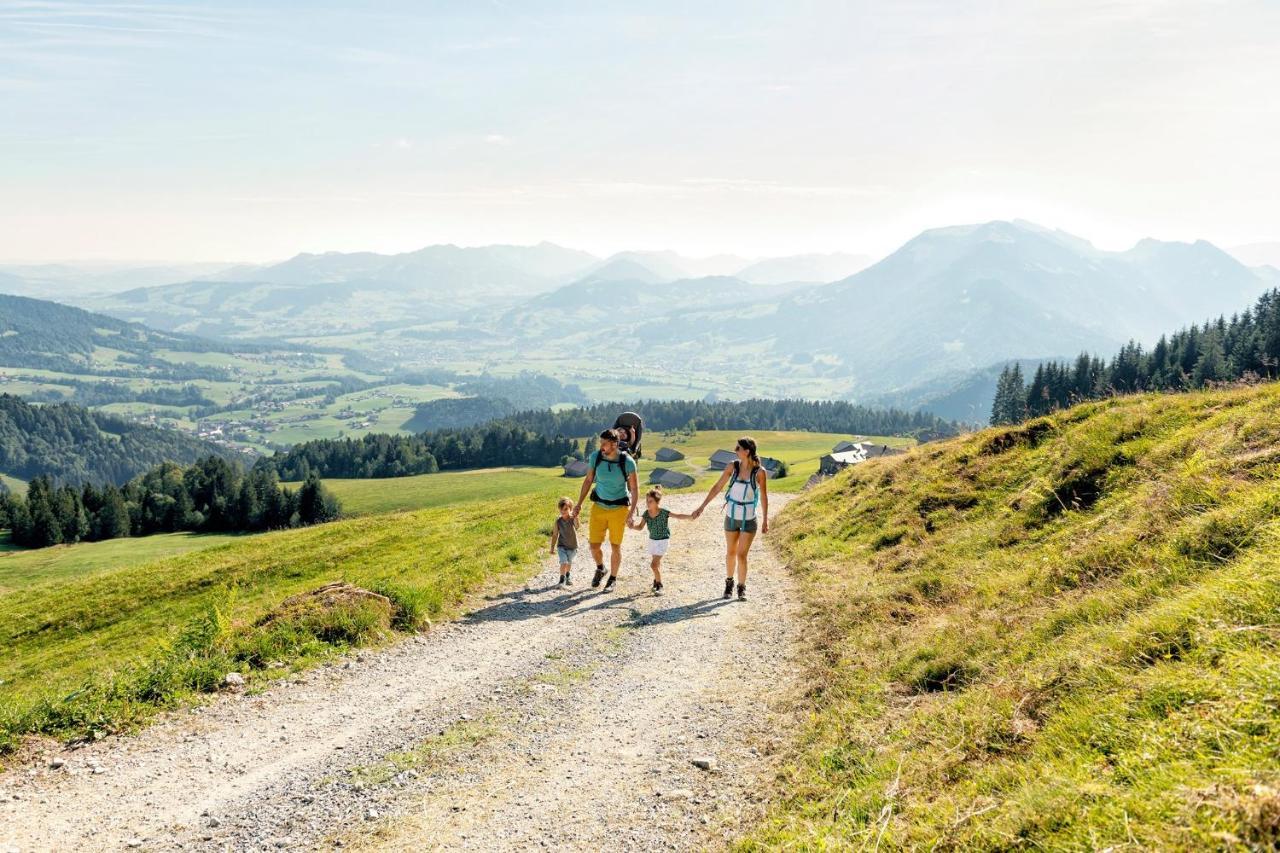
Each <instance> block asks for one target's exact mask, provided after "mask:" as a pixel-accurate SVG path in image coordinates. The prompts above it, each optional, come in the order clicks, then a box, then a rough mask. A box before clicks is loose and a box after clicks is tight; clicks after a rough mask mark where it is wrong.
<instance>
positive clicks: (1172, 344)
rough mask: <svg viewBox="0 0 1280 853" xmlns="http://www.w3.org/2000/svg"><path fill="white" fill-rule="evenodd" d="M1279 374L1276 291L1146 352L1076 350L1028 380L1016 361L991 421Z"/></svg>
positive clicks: (1132, 348)
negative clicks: (1119, 397)
mask: <svg viewBox="0 0 1280 853" xmlns="http://www.w3.org/2000/svg"><path fill="white" fill-rule="evenodd" d="M1277 377H1280V290H1271V291H1268V292H1267V293H1265V294H1263V295H1262V296H1261V297H1259V299H1258V301H1257V303H1256V304H1255V305H1254V306H1253V307H1252V308H1250V309H1249V310H1246V311H1245V312H1244V313H1242V314H1236V315H1233V316H1232V317H1231V319H1230V320H1228V319H1226V318H1224V317H1219V318H1218V319H1217V320H1214V321H1211V322H1208V323H1205V324H1204V325H1203V326H1196V325H1192V326H1189V327H1187V328H1185V329H1182V330H1180V331H1178V332H1175V333H1173V334H1172V335H1166V336H1161V338H1160V340H1159V341H1157V342H1156V344H1155V346H1153V347H1152V348H1151V349H1150V350H1147V349H1145V348H1144V347H1143V346H1142V345H1141V344H1139V343H1136V342H1134V341H1130V342H1129V343H1127V344H1126V345H1125V346H1124V347H1122V348H1121V349H1120V351H1119V352H1118V353H1116V354H1115V355H1114V356H1113V357H1112V358H1111V359H1110V361H1104V360H1103V359H1101V358H1098V357H1097V356H1094V355H1090V354H1089V353H1081V354H1080V355H1079V356H1077V358H1076V359H1075V361H1074V362H1057V361H1049V362H1045V363H1043V364H1041V365H1040V366H1039V367H1037V368H1036V371H1035V373H1034V374H1033V375H1032V377H1031V379H1030V381H1028V380H1027V378H1026V377H1025V375H1024V374H1023V372H1022V369H1021V368H1020V367H1019V366H1018V365H1012V366H1010V367H1006V368H1005V369H1004V370H1003V371H1002V372H1001V374H1000V378H999V379H998V380H997V382H996V395H995V400H994V402H993V403H992V406H991V423H992V424H1008V423H1019V422H1021V421H1023V420H1025V419H1027V418H1029V417H1036V416H1038V415H1043V414H1047V413H1048V412H1052V411H1054V410H1056V409H1062V408H1066V407H1068V406H1071V405H1074V404H1076V403H1079V402H1081V401H1083V400H1091V399H1097V398H1100V397H1109V396H1112V395H1114V394H1131V393H1136V392H1140V391H1190V390H1194V389H1197V388H1204V387H1207V386H1211V385H1213V384H1215V383H1220V382H1231V381H1236V380H1253V379H1276V378H1277Z"/></svg>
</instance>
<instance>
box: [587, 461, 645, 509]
mask: <svg viewBox="0 0 1280 853" xmlns="http://www.w3.org/2000/svg"><path fill="white" fill-rule="evenodd" d="M619 456H621V451H619ZM596 460H599V462H600V464H599V465H597V464H596ZM588 461H589V464H590V465H591V470H593V471H595V472H596V482H595V492H596V496H597V497H599V498H600V499H601V500H606V501H620V500H622V499H623V498H625V497H626V496H627V477H628V476H630V475H631V474H634V473H635V472H636V460H634V459H632V458H631V454H627V470H626V471H625V472H623V470H622V460H621V459H617V460H615V461H613V462H610V461H609V459H608V457H605V458H603V459H601V458H600V451H599V450H597V451H596V452H595V453H592V454H591V459H590V460H588Z"/></svg>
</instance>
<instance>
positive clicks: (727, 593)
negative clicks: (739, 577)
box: [724, 578, 733, 601]
mask: <svg viewBox="0 0 1280 853" xmlns="http://www.w3.org/2000/svg"><path fill="white" fill-rule="evenodd" d="M724 597H725V600H726V601H728V600H729V599H730V598H733V578H725V579H724Z"/></svg>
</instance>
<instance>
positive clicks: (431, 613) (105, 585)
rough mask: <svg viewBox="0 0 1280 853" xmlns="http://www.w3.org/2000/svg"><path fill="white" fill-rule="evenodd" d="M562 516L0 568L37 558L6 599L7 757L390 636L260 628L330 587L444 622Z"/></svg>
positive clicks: (347, 524)
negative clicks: (16, 749)
mask: <svg viewBox="0 0 1280 853" xmlns="http://www.w3.org/2000/svg"><path fill="white" fill-rule="evenodd" d="M550 517H551V515H550V513H549V512H548V510H547V507H546V505H545V504H544V503H543V502H531V501H528V500H524V499H521V498H514V499H506V500H500V501H495V502H487V503H471V504H467V505H455V506H451V507H444V508H438V509H429V510H423V511H420V512H415V513H404V514H395V515H384V516H374V517H368V518H360V519H353V520H349V521H343V522H336V523H332V524H326V525H321V526H318V527H312V528H305V529H300V530H290V531H282V532H279V533H267V534H262V535H259V536H253V537H244V538H242V539H238V540H235V541H231V542H229V543H228V544H225V545H221V546H217V547H212V548H206V549H205V550H201V551H195V552H191V553H187V554H182V555H178V556H171V557H167V558H164V559H159V560H153V561H149V562H141V563H137V562H135V563H131V564H125V565H120V564H115V563H113V562H112V561H111V560H110V559H102V560H101V561H100V562H99V563H98V564H97V565H92V566H91V565H87V562H88V560H87V558H85V557H84V556H83V555H85V554H86V553H89V552H86V551H80V552H77V553H78V555H79V559H78V562H77V563H76V564H75V565H74V566H69V565H68V564H67V562H66V561H65V560H64V561H62V562H59V561H56V560H55V561H52V562H40V561H38V560H32V559H28V558H29V555H26V554H17V555H9V556H5V557H0V567H3V568H5V569H7V568H8V566H10V565H16V564H11V563H10V561H14V560H18V561H22V560H26V562H25V563H23V564H22V568H23V569H24V570H25V571H23V572H22V573H21V578H20V580H18V579H15V578H9V579H7V581H6V583H5V585H6V586H11V587H13V588H10V589H7V590H5V591H4V592H3V594H0V647H2V648H4V649H5V654H4V655H0V749H2V748H3V747H4V746H5V744H6V739H7V738H8V739H9V744H10V745H12V740H11V737H12V735H14V734H16V733H22V732H31V731H40V732H48V733H51V734H65V735H74V734H84V733H85V732H87V731H91V730H113V729H116V728H119V727H121V726H126V725H128V724H130V723H132V722H135V721H138V720H140V719H143V718H145V717H146V716H148V715H149V714H150V713H152V712H153V711H154V710H155V709H156V708H158V707H165V706H168V705H172V704H174V703H176V702H180V701H182V700H183V698H184V697H187V696H190V695H191V694H192V693H194V692H198V691H201V690H207V689H213V688H214V687H215V686H216V685H217V683H218V682H219V681H220V679H221V677H222V674H223V673H225V672H227V671H228V670H229V669H240V670H241V671H245V672H251V671H254V670H257V669H262V668H264V667H266V666H267V665H268V664H269V663H270V662H272V661H279V662H286V663H288V662H298V661H303V662H305V661H306V660H307V659H308V658H312V657H316V656H320V657H323V656H324V655H325V654H327V650H329V649H332V648H333V647H335V646H336V647H341V646H343V645H346V644H349V643H353V642H363V641H367V640H370V639H376V638H377V637H378V636H380V634H379V632H378V631H377V630H376V626H374V625H373V624H372V623H371V622H369V621H368V619H369V617H370V614H369V613H366V612H362V611H360V610H359V609H358V608H357V609H355V610H353V611H351V612H341V613H337V614H336V615H333V616H332V620H331V621H328V622H322V623H316V622H314V621H310V622H305V624H304V623H299V624H292V623H282V622H279V621H277V622H275V623H273V624H266V625H264V624H263V623H262V622H261V620H262V617H263V616H264V615H266V614H268V613H269V612H271V611H272V609H273V608H276V607H278V605H280V603H281V602H282V601H283V600H284V599H285V598H286V597H288V596H291V595H294V594H296V593H301V592H305V591H309V590H313V589H316V588H317V587H319V586H321V585H323V584H325V583H328V582H330V581H339V580H345V581H348V582H351V583H354V584H357V585H359V586H362V587H365V588H376V589H379V590H381V591H383V592H386V593H387V594H388V595H390V596H391V598H392V600H393V602H394V603H395V605H396V607H397V609H398V610H400V611H403V612H404V613H407V614H408V615H409V617H411V618H410V619H409V620H408V622H407V623H405V624H403V627H412V624H414V623H417V622H419V621H420V620H421V619H422V618H432V619H434V618H438V617H440V616H442V615H447V614H449V613H450V612H452V610H453V608H455V607H456V606H457V605H458V603H459V602H460V601H461V600H462V597H463V596H464V595H465V593H467V592H468V591H470V590H473V589H476V588H477V587H478V586H479V585H480V584H482V583H483V582H485V581H486V580H488V579H490V578H493V577H496V576H499V575H503V574H506V573H511V572H521V571H524V570H526V569H527V568H528V567H530V566H531V565H532V564H533V562H534V560H535V556H536V555H537V554H539V553H540V552H541V549H542V548H543V547H545V542H546V540H545V538H544V535H545V534H548V533H549V519H550ZM127 541H128V542H132V543H134V544H135V545H136V544H138V542H139V541H142V542H144V543H145V542H147V540H127ZM104 544H112V543H95V545H96V546H101V545H104ZM148 544H149V543H148ZM83 547H84V546H76V548H83ZM144 547H145V546H144ZM61 550H62V551H63V552H64V553H70V552H72V549H61ZM90 551H91V552H92V553H95V554H100V553H101V549H100V548H99V549H98V550H97V551H93V550H92V549H90ZM326 618H329V617H326Z"/></svg>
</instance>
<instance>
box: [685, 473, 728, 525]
mask: <svg viewBox="0 0 1280 853" xmlns="http://www.w3.org/2000/svg"><path fill="white" fill-rule="evenodd" d="M732 473H733V463H732V462H730V463H729V464H728V465H726V466H724V470H723V471H721V472H720V479H719V480H716V482H715V485H714V486H712V487H711V488H710V489H709V490H708V491H707V496H706V497H705V498H703V499H702V504H701V505H700V506H699V507H698V508H697V509H695V510H694V511H693V517H694V518H697V517H698V516H700V515H702V511H703V510H704V509H706V508H707V504H709V503H711V499H712V498H714V497H715V496H716V495H718V494H720V492H721V490H723V489H724V484H725V482H726V481H727V480H728V479H729V475H730V474H732Z"/></svg>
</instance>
